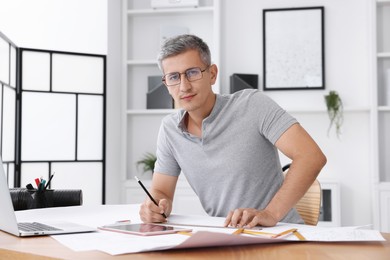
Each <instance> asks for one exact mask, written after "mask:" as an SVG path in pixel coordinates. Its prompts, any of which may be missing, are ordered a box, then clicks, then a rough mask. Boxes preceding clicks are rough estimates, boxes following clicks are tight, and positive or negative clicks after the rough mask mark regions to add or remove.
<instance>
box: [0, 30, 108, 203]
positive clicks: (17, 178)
mask: <svg viewBox="0 0 390 260" xmlns="http://www.w3.org/2000/svg"><path fill="white" fill-rule="evenodd" d="M0 37H1V38H3V39H4V40H5V41H7V42H8V43H9V44H10V49H11V45H12V46H14V47H15V48H16V109H15V111H16V115H15V119H16V120H15V121H16V122H15V130H16V135H15V162H14V163H15V172H14V187H20V185H21V174H22V172H21V164H22V163H48V168H49V173H50V172H51V166H52V163H57V162H61V163H63V162H65V163H67V162H70V163H75V162H101V163H102V178H103V180H102V203H103V204H104V203H105V197H106V188H105V186H106V185H105V179H106V167H105V166H106V102H107V99H106V88H107V83H106V81H107V75H106V74H107V68H106V67H107V60H106V55H95V54H87V53H76V52H64V51H53V50H42V49H30V48H18V47H17V46H16V45H15V44H14V43H12V42H11V41H10V40H9V39H8V38H7V37H6V36H5V35H4V34H2V33H1V32H0ZM24 51H32V52H45V53H49V54H50V90H49V91H38V90H23V86H22V64H23V60H22V57H23V55H22V53H23V52H24ZM53 54H66V55H77V56H90V57H99V58H102V59H103V93H102V94H97V93H82V92H61V91H53V90H52V65H53V64H52V56H53ZM10 59H11V57H10ZM10 73H11V70H10ZM9 78H11V77H9ZM6 85H7V83H4V82H1V81H0V86H1V91H3V87H4V86H6ZM24 92H36V93H56V94H74V95H75V96H76V119H77V115H78V103H79V99H78V97H79V95H90V96H96V95H98V96H102V97H103V111H102V115H103V120H102V124H103V131H102V138H103V140H102V159H101V160H78V159H77V150H78V149H77V148H78V140H77V138H78V137H77V131H78V122H77V121H76V125H75V126H76V130H75V131H76V136H75V139H76V140H75V160H39V161H38V160H34V161H22V159H21V152H22V150H21V148H22V135H21V133H22V131H21V130H22V98H23V93H24ZM2 97H3V95H2ZM2 104H3V102H2ZM1 111H3V109H2V110H1ZM1 119H3V116H1ZM1 127H3V123H2V122H1ZM1 133H3V132H1ZM1 149H2V136H1V137H0V152H1ZM9 163H12V162H4V164H5V165H7V169H8V164H9ZM8 174H9V173H8V170H7V175H8Z"/></svg>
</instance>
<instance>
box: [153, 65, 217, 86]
mask: <svg viewBox="0 0 390 260" xmlns="http://www.w3.org/2000/svg"><path fill="white" fill-rule="evenodd" d="M208 68H210V65H208V66H207V67H206V68H205V69H203V70H202V69H201V68H200V67H193V68H189V69H186V70H185V71H184V72H171V73H167V74H165V75H163V76H162V78H161V80H162V82H163V83H164V84H165V86H167V87H173V86H177V85H179V84H180V83H181V75H185V76H186V79H187V80H188V81H189V82H193V81H197V80H200V79H202V78H203V72H205V71H206V70H207V69H208ZM193 69H199V71H200V73H201V77H200V78H199V79H194V80H190V79H189V78H188V76H187V72H188V71H190V70H193ZM176 73H179V75H180V77H179V80H180V81H179V83H176V84H172V85H168V84H167V82H166V79H165V77H166V76H167V75H172V74H176Z"/></svg>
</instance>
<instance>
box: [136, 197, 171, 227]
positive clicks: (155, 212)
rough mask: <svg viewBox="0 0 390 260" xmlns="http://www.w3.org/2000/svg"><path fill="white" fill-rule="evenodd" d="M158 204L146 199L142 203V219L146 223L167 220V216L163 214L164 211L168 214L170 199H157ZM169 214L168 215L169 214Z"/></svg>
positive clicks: (140, 213)
mask: <svg viewBox="0 0 390 260" xmlns="http://www.w3.org/2000/svg"><path fill="white" fill-rule="evenodd" d="M157 203H158V206H156V205H155V204H154V203H153V201H151V200H150V199H146V200H145V201H144V202H143V203H142V204H141V208H140V211H139V215H140V217H141V220H142V221H143V222H145V223H153V222H155V223H161V222H166V221H167V220H166V218H165V217H164V216H163V215H162V214H163V213H164V214H165V215H167V214H168V213H167V209H168V208H170V207H169V200H167V199H161V200H160V201H157ZM167 216H168V215H167Z"/></svg>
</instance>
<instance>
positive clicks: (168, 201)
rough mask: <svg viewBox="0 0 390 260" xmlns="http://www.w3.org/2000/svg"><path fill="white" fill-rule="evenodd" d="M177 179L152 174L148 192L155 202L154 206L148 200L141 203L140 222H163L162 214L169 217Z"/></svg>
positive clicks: (156, 173)
mask: <svg viewBox="0 0 390 260" xmlns="http://www.w3.org/2000/svg"><path fill="white" fill-rule="evenodd" d="M177 179H178V177H175V176H169V175H165V174H161V173H158V172H155V173H153V179H152V187H151V190H150V191H149V192H150V193H151V195H152V196H153V198H154V199H155V200H156V202H157V204H158V206H156V205H155V204H154V203H153V202H152V201H151V200H150V199H149V198H146V200H145V201H144V202H143V203H142V205H141V208H140V211H139V214H140V217H141V220H142V221H143V222H145V223H149V222H164V221H166V220H165V218H164V217H163V216H162V213H165V215H166V216H169V215H170V214H171V211H172V202H173V196H174V194H175V189H176V183H177Z"/></svg>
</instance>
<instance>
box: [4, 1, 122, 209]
mask: <svg viewBox="0 0 390 260" xmlns="http://www.w3.org/2000/svg"><path fill="white" fill-rule="evenodd" d="M108 2H109V3H108ZM119 7H120V1H119V0H115V1H114V0H111V1H107V0H0V31H1V32H2V33H3V34H5V35H6V36H7V37H8V38H9V39H10V40H12V41H13V42H14V43H15V44H16V45H17V46H18V47H24V48H35V49H48V50H56V51H68V52H81V53H92V54H103V55H106V54H107V55H110V56H108V57H107V92H106V93H107V110H106V111H107V114H106V116H107V128H106V129H107V131H106V203H119V200H120V193H119V191H120V189H119V188H118V187H120V177H119V176H120V172H119V165H120V162H119V158H120V154H119V153H120V139H119V138H120V102H118V100H120V96H119V95H120V94H119V93H120V62H119V59H120V44H119V42H120V9H119ZM108 11H109V12H108ZM108 13H109V14H110V17H111V23H110V24H109V23H108ZM108 26H110V31H109V33H108ZM108 36H110V38H112V39H115V40H111V41H110V44H108V42H107V39H108Z"/></svg>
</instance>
